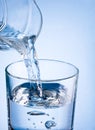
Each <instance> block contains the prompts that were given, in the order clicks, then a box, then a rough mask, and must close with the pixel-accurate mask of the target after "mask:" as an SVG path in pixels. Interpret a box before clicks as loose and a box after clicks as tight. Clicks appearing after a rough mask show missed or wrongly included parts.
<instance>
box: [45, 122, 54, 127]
mask: <svg viewBox="0 0 95 130" xmlns="http://www.w3.org/2000/svg"><path fill="white" fill-rule="evenodd" d="M45 126H46V128H47V129H50V128H51V127H55V126H56V123H55V122H54V121H46V123H45Z"/></svg>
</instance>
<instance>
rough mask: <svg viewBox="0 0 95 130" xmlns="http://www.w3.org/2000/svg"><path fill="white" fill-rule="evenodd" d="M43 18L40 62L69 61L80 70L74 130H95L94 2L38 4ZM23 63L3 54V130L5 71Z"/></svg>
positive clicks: (0, 127)
mask: <svg viewBox="0 0 95 130" xmlns="http://www.w3.org/2000/svg"><path fill="white" fill-rule="evenodd" d="M37 2H38V4H39V6H40V8H41V10H42V13H43V18H44V23H43V29H42V31H41V34H40V36H39V38H38V40H37V41H36V49H37V52H38V57H39V58H53V59H59V60H64V61H68V62H70V63H72V64H74V65H76V66H77V67H78V68H79V70H80V76H79V82H78V92H77V103H76V111H75V124H74V127H75V129H74V130H95V74H94V73H95V0H37ZM18 59H21V57H20V56H19V54H18V53H17V52H16V51H15V50H11V51H7V52H1V51H0V130H7V112H6V91H5V80H4V78H5V77H4V67H5V66H6V65H7V64H8V63H10V62H12V61H15V60H18Z"/></svg>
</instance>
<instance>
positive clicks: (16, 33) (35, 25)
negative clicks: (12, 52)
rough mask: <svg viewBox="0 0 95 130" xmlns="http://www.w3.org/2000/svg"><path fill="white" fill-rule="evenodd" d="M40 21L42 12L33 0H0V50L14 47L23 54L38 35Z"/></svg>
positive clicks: (41, 20) (40, 26)
mask: <svg viewBox="0 0 95 130" xmlns="http://www.w3.org/2000/svg"><path fill="white" fill-rule="evenodd" d="M42 23H43V19H42V13H41V11H40V8H39V7H38V5H37V3H36V1H35V0H20V1H19V3H18V0H10V1H9V0H0V50H7V49H10V48H14V49H16V50H17V51H18V52H19V53H20V54H22V55H25V54H26V53H28V51H29V50H31V48H32V45H33V44H34V42H35V40H36V38H37V37H38V35H39V33H40V31H41V28H42ZM31 43H32V44H31Z"/></svg>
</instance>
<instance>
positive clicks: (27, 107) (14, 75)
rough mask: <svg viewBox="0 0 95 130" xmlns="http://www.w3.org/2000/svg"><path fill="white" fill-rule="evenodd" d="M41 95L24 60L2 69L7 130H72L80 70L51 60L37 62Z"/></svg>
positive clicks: (62, 62)
mask: <svg viewBox="0 0 95 130" xmlns="http://www.w3.org/2000/svg"><path fill="white" fill-rule="evenodd" d="M38 61H39V66H40V74H41V78H40V83H41V84H42V96H39V94H38V91H37V89H36V88H37V80H34V79H29V78H28V73H27V69H26V66H25V64H24V61H23V60H22V61H17V62H15V63H11V64H10V65H8V66H7V67H6V69H5V72H6V88H7V100H8V129H9V130H47V129H51V130H73V124H74V113H75V102H76V93H77V81H78V75H79V70H78V68H76V67H75V66H74V65H72V64H70V63H66V62H64V61H59V60H54V59H39V60H38Z"/></svg>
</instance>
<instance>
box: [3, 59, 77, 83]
mask: <svg viewBox="0 0 95 130" xmlns="http://www.w3.org/2000/svg"><path fill="white" fill-rule="evenodd" d="M38 61H53V62H59V63H63V64H67V65H69V66H72V67H73V68H74V69H75V70H76V72H75V73H74V74H72V75H71V76H68V77H65V78H57V79H48V80H46V79H44V80H43V79H40V80H37V79H29V78H24V77H21V76H15V75H13V74H11V73H10V72H9V71H8V68H9V67H10V66H11V65H13V64H16V63H20V62H24V60H18V61H15V62H12V63H10V64H9V65H7V66H6V68H5V72H6V73H7V74H8V75H10V76H12V77H14V78H17V79H23V80H27V81H32V82H35V81H36V82H37V81H41V82H55V81H62V80H67V79H70V78H73V77H75V76H78V75H79V69H78V68H77V67H76V66H75V65H73V64H71V63H69V62H65V61H62V60H57V59H38Z"/></svg>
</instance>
